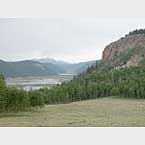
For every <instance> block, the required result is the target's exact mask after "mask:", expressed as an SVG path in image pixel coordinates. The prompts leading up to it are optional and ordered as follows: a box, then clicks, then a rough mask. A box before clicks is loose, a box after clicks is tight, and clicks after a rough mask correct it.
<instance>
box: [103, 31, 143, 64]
mask: <svg viewBox="0 0 145 145" xmlns="http://www.w3.org/2000/svg"><path fill="white" fill-rule="evenodd" d="M138 31H139V30H138ZM138 31H137V32H138ZM102 60H103V62H104V63H106V64H111V65H112V66H114V67H116V66H122V67H124V66H127V67H128V66H142V65H144V62H145V34H144V33H140V34H139V33H133V32H132V33H131V32H130V34H129V35H126V36H125V37H123V38H121V39H119V40H117V41H115V42H113V43H111V44H109V45H108V46H106V47H105V49H104V51H103V55H102Z"/></svg>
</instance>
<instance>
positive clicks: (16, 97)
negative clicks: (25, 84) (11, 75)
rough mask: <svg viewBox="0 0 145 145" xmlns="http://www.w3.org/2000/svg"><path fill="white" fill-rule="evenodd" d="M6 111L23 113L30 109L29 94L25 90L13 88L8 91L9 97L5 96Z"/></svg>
mask: <svg viewBox="0 0 145 145" xmlns="http://www.w3.org/2000/svg"><path fill="white" fill-rule="evenodd" d="M5 103H6V106H5V109H6V110H13V111H21V110H25V109H27V108H28V107H30V102H29V98H28V94H27V92H26V91H24V90H19V89H16V88H15V87H11V88H8V89H7V95H6V96H5Z"/></svg>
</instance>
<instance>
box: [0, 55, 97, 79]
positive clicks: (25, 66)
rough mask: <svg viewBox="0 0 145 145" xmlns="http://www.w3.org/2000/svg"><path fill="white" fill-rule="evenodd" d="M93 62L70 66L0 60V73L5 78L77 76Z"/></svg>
mask: <svg viewBox="0 0 145 145" xmlns="http://www.w3.org/2000/svg"><path fill="white" fill-rule="evenodd" d="M93 63H95V61H90V62H83V63H76V64H71V63H67V62H63V61H56V60H53V59H48V58H47V59H35V61H34V59H33V60H24V61H18V62H7V61H3V60H0V73H2V74H4V75H5V76H6V77H16V76H47V75H58V74H64V73H71V74H77V73H80V72H82V71H84V70H86V69H87V67H88V66H91V65H92V64H93Z"/></svg>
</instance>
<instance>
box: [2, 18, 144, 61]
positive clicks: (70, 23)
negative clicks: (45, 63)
mask: <svg viewBox="0 0 145 145" xmlns="http://www.w3.org/2000/svg"><path fill="white" fill-rule="evenodd" d="M144 24H145V19H143V18H141V17H140V18H138V17H126V18H125V17H124V18H123V17H44V18H39V17H38V18H33V17H32V18H0V52H1V53H0V59H2V60H6V61H18V60H25V59H33V58H53V59H56V60H61V61H67V62H71V63H75V62H83V61H89V60H99V59H101V57H102V51H103V49H104V48H105V46H106V45H108V44H109V43H111V42H113V41H115V40H117V39H119V38H120V37H122V36H124V35H125V34H127V33H128V32H129V31H132V30H134V29H139V28H144Z"/></svg>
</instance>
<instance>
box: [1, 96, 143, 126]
mask: <svg viewBox="0 0 145 145" xmlns="http://www.w3.org/2000/svg"><path fill="white" fill-rule="evenodd" d="M0 126H5V127H7V126H14V127H16V126H20V127H22V126H26V127H32V126H35V127H42V126H44V127H45V126H46V127H47V126H54V127H56V126H59V127H61V126H64V127H69V126H73V127H76V126H79V127H87V126H94V127H97V126H98V127H100V126H108V127H111V126H127V127H128V126H134V127H136V126H145V100H135V99H134V100H129V99H119V98H100V99H96V100H89V101H82V102H75V103H70V104H60V105H47V106H45V107H44V108H42V109H40V110H35V111H32V112H19V113H1V114H0Z"/></svg>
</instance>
